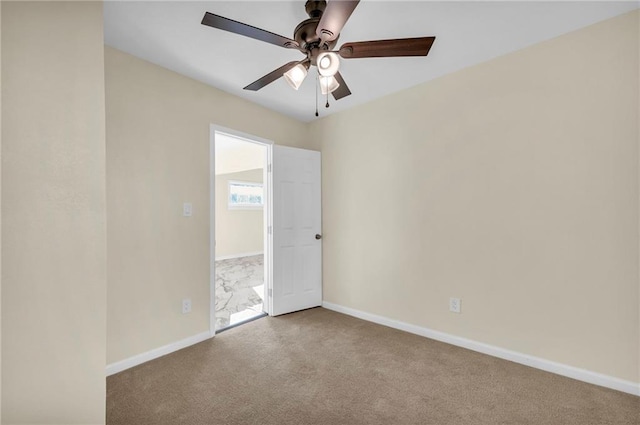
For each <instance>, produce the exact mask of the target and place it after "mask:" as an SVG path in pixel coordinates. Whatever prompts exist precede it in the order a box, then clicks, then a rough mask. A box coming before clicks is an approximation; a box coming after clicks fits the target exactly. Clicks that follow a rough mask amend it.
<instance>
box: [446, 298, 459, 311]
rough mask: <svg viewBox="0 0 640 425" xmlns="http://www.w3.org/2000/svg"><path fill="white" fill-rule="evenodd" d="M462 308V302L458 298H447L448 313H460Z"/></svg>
mask: <svg viewBox="0 0 640 425" xmlns="http://www.w3.org/2000/svg"><path fill="white" fill-rule="evenodd" d="M461 308H462V301H461V300H460V298H449V311H452V312H454V313H460V310H461Z"/></svg>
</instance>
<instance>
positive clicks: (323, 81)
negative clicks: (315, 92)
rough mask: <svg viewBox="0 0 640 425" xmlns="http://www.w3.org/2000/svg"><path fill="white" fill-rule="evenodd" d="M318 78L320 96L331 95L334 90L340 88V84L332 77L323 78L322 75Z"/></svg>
mask: <svg viewBox="0 0 640 425" xmlns="http://www.w3.org/2000/svg"><path fill="white" fill-rule="evenodd" d="M318 78H319V79H320V91H321V92H322V94H328V93H331V92H333V91H334V90H335V89H337V88H338V87H340V83H339V82H338V80H336V78H335V77H333V76H332V77H323V76H322V75H320V76H319V77H318Z"/></svg>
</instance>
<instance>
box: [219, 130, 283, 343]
mask: <svg viewBox="0 0 640 425" xmlns="http://www.w3.org/2000/svg"><path fill="white" fill-rule="evenodd" d="M216 133H222V134H226V135H229V136H233V137H236V138H240V139H243V140H245V141H247V142H250V143H257V144H260V145H263V146H265V147H266V148H267V149H266V151H267V154H266V158H265V164H266V166H265V167H264V175H263V182H264V187H265V189H266V190H265V199H264V222H265V224H266V225H265V226H264V266H265V273H264V280H265V282H264V290H265V297H264V310H265V311H266V313H267V314H269V315H271V298H270V296H269V294H270V293H271V282H272V277H273V272H272V265H271V249H272V241H271V235H270V234H269V232H268V229H269V228H271V226H272V202H271V193H272V190H273V184H272V181H271V172H270V169H271V155H272V153H271V152H272V147H273V144H274V143H273V140H269V139H265V138H262V137H258V136H254V135H253V134H248V133H243V132H241V131H237V130H233V129H230V128H226V127H222V126H220V125H216V124H211V125H210V127H209V334H210V335H211V336H212V337H213V336H215V334H216V295H215V291H216V270H215V264H216V246H215V244H216V237H215V231H216V220H215V216H216V196H215V195H216V194H215V188H216V170H215V168H216V161H215V153H216V147H215V139H216Z"/></svg>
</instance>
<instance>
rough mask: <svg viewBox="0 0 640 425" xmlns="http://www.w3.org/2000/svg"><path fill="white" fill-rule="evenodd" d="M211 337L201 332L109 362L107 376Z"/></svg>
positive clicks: (209, 334)
mask: <svg viewBox="0 0 640 425" xmlns="http://www.w3.org/2000/svg"><path fill="white" fill-rule="evenodd" d="M211 337H212V335H211V332H209V331H206V332H202V333H199V334H197V335H193V336H190V337H188V338H185V339H183V340H180V341H176V342H172V343H171V344H167V345H163V346H162V347H158V348H154V349H153V350H150V351H147V352H146V353H140V354H137V355H135V356H133V357H129V358H128V359H124V360H120V361H119V362H115V363H111V364H109V365H107V376H110V375H113V374H116V373H118V372H122V371H123V370H126V369H129V368H132V367H134V366H138V365H139V364H142V363H146V362H148V361H149V360H153V359H157V358H158V357H162V356H164V355H167V354H170V353H173V352H174V351H178V350H181V349H183V348H186V347H189V346H190V345H194V344H197V343H199V342H202V341H204V340H206V339H209V338H211Z"/></svg>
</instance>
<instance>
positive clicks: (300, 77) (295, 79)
mask: <svg viewBox="0 0 640 425" xmlns="http://www.w3.org/2000/svg"><path fill="white" fill-rule="evenodd" d="M306 77H307V68H305V67H304V66H303V65H302V64H298V65H296V66H294V67H293V68H291V69H290V70H288V71H287V72H285V73H284V79H285V80H286V81H287V83H289V85H290V86H291V87H292V88H293V89H294V90H298V88H300V85H301V84H302V82H303V81H304V79H305V78H306Z"/></svg>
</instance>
